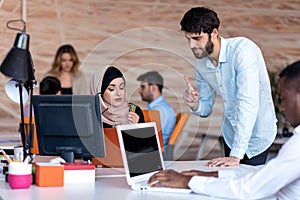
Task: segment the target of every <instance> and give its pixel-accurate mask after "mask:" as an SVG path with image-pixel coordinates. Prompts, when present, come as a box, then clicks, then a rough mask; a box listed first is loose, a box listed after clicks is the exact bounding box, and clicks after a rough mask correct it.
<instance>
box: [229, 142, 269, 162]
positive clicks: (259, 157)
mask: <svg viewBox="0 0 300 200" xmlns="http://www.w3.org/2000/svg"><path fill="white" fill-rule="evenodd" d="M269 149H270V147H269V148H268V149H267V150H265V151H264V152H262V153H260V154H258V155H256V156H254V157H252V158H250V159H249V158H248V156H247V155H246V154H245V155H244V158H243V159H242V160H241V161H240V163H241V164H246V165H253V166H255V165H262V164H265V163H266V160H267V156H268V153H269ZM224 150H225V157H228V156H229V154H230V151H231V149H230V148H229V146H227V144H226V143H225V142H224Z"/></svg>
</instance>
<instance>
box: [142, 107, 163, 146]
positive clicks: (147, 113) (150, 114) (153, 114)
mask: <svg viewBox="0 0 300 200" xmlns="http://www.w3.org/2000/svg"><path fill="white" fill-rule="evenodd" d="M142 111H143V115H144V119H145V122H156V128H157V132H158V137H159V141H160V147H161V149H162V151H163V150H164V142H163V135H162V129H161V123H160V116H159V111H158V110H142Z"/></svg>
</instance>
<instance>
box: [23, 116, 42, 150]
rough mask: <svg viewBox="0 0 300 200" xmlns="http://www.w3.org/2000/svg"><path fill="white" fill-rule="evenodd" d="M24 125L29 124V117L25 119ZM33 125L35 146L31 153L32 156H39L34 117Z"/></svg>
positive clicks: (33, 145)
mask: <svg viewBox="0 0 300 200" xmlns="http://www.w3.org/2000/svg"><path fill="white" fill-rule="evenodd" d="M24 123H25V124H29V117H24ZM32 124H33V144H32V147H31V150H30V151H31V153H32V154H39V146H38V141H37V134H36V127H35V120H34V117H32Z"/></svg>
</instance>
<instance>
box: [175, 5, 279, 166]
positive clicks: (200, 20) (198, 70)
mask: <svg viewBox="0 0 300 200" xmlns="http://www.w3.org/2000/svg"><path fill="white" fill-rule="evenodd" d="M180 24H181V30H182V31H184V34H185V37H186V39H187V40H188V43H189V45H190V48H191V49H192V51H193V53H194V56H195V57H196V63H195V66H194V68H195V75H196V81H197V83H198V90H195V89H194V88H193V86H192V85H191V84H190V82H189V79H188V78H187V77H185V81H186V83H187V89H186V90H185V92H184V95H183V99H184V101H185V103H186V104H187V105H188V106H189V107H190V109H191V111H192V112H193V113H195V114H197V115H199V116H200V117H207V116H209V115H210V114H211V113H212V110H213V105H214V101H215V97H216V94H218V95H220V96H221V98H222V99H223V102H224V116H223V123H222V126H223V127H222V134H223V137H224V140H225V144H224V146H225V157H220V158H215V159H212V160H211V161H210V162H209V163H208V165H209V166H231V165H238V164H239V163H243V164H249V165H260V164H264V163H265V161H266V158H267V154H268V149H269V147H270V146H271V144H272V142H273V140H274V138H275V136H276V133H277V127H276V122H277V120H276V117H275V111H274V104H273V101H272V96H271V86H270V81H269V77H268V73H267V68H266V65H265V62H264V58H263V55H262V52H261V50H260V49H259V47H258V46H257V45H256V44H255V43H254V42H252V41H251V40H249V39H247V38H245V37H235V38H228V39H225V38H222V37H221V36H220V35H219V24H220V21H219V18H218V16H217V13H216V12H214V11H213V10H211V9H209V8H205V7H195V8H192V9H190V10H189V11H188V12H187V13H185V15H184V16H183V18H182V20H181V22H180Z"/></svg>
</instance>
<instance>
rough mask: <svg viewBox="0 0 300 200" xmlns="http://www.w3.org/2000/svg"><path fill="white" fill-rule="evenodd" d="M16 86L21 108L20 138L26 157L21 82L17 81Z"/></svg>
mask: <svg viewBox="0 0 300 200" xmlns="http://www.w3.org/2000/svg"><path fill="white" fill-rule="evenodd" d="M18 88H19V96H20V110H21V130H20V132H21V139H22V143H23V152H24V153H23V155H24V158H26V156H27V150H26V149H27V133H26V132H27V131H25V122H24V106H23V97H22V92H23V91H22V90H23V86H22V82H21V81H18Z"/></svg>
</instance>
